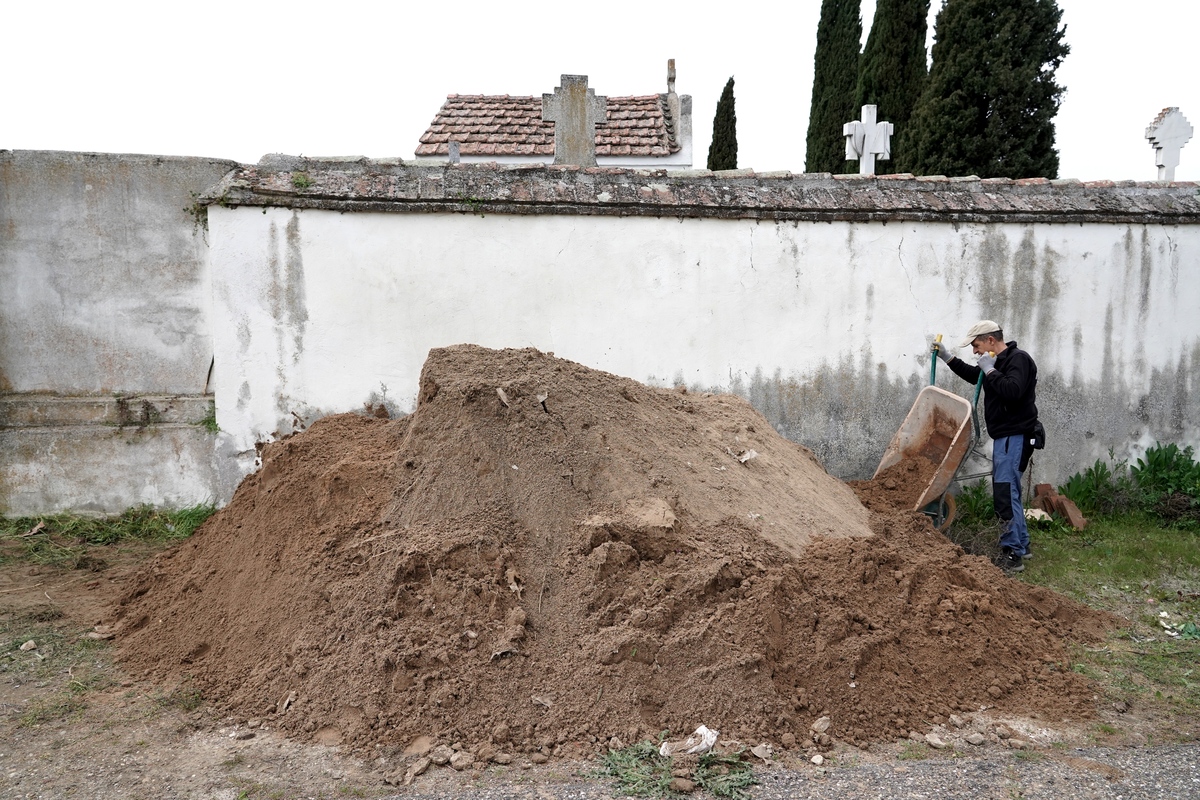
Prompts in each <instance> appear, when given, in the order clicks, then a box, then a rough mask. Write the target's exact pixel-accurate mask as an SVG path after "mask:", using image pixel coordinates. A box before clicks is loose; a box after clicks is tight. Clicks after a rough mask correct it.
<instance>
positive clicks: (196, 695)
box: [154, 686, 204, 711]
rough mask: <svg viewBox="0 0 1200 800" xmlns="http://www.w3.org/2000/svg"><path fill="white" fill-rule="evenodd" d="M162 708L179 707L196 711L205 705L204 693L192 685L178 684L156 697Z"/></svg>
mask: <svg viewBox="0 0 1200 800" xmlns="http://www.w3.org/2000/svg"><path fill="white" fill-rule="evenodd" d="M154 701H155V702H156V703H158V705H159V706H161V707H162V708H178V709H180V710H182V711H195V710H196V709H197V708H199V707H200V706H202V705H204V695H203V694H201V692H200V690H199V689H196V688H195V687H191V686H177V687H175V688H174V689H172V690H171V691H169V692H167V693H166V694H161V695H159V696H157V697H155V698H154Z"/></svg>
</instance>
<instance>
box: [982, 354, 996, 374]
mask: <svg viewBox="0 0 1200 800" xmlns="http://www.w3.org/2000/svg"><path fill="white" fill-rule="evenodd" d="M979 368H980V369H981V370H983V374H984V375H987V374H988V373H989V372H991V371H992V370H994V369H995V368H996V357H995V356H994V355H992V354H991V353H982V354H980V356H979Z"/></svg>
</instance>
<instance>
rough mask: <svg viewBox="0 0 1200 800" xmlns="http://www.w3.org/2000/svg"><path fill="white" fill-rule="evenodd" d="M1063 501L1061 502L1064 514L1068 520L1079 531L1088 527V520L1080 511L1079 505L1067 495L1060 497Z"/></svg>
mask: <svg viewBox="0 0 1200 800" xmlns="http://www.w3.org/2000/svg"><path fill="white" fill-rule="evenodd" d="M1059 499H1060V500H1061V501H1062V502H1061V503H1060V504H1059V505H1060V506H1061V507H1062V510H1063V516H1064V517H1066V518H1067V522H1068V523H1070V525H1071V527H1072V528H1074V529H1075V530H1077V531H1081V530H1083V529H1084V528H1086V527H1087V523H1088V521H1087V520H1086V519H1084V516H1083V514H1081V513H1080V512H1079V507H1078V506H1076V505H1075V504H1074V503H1072V502H1071V501H1070V500H1068V499H1067V498H1065V497H1061V496H1060V498H1059Z"/></svg>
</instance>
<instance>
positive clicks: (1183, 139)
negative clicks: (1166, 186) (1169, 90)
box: [1146, 106, 1192, 181]
mask: <svg viewBox="0 0 1200 800" xmlns="http://www.w3.org/2000/svg"><path fill="white" fill-rule="evenodd" d="M1146 138H1147V139H1149V140H1150V144H1152V145H1154V163H1156V164H1158V179H1159V180H1160V181H1173V180H1175V168H1176V167H1178V166H1179V151H1180V150H1182V149H1183V146H1184V145H1185V144H1187V143H1188V140H1189V139H1191V138H1192V125H1191V123H1189V122H1188V121H1187V118H1186V117H1184V116H1183V114H1181V113H1179V109H1178V108H1177V107H1176V106H1171V107H1170V108H1164V109H1163V110H1162V112H1161V113H1160V114H1159V115H1158V116H1157V117H1155V118H1154V122H1151V123H1150V127H1149V128H1146Z"/></svg>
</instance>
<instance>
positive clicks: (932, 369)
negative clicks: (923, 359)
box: [929, 333, 942, 386]
mask: <svg viewBox="0 0 1200 800" xmlns="http://www.w3.org/2000/svg"><path fill="white" fill-rule="evenodd" d="M941 349H942V335H941V334H940V333H939V334H938V335H937V337H936V338H935V339H934V340H933V345H931V346H930V348H929V385H930V386H933V385H934V384H935V383H936V382H937V362H938V351H939V350H941Z"/></svg>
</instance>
